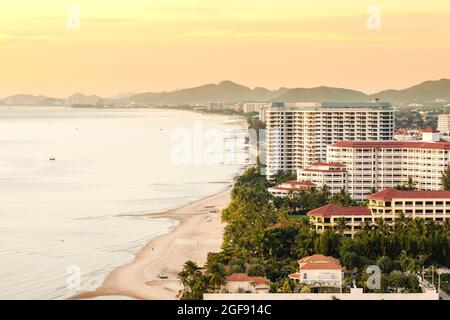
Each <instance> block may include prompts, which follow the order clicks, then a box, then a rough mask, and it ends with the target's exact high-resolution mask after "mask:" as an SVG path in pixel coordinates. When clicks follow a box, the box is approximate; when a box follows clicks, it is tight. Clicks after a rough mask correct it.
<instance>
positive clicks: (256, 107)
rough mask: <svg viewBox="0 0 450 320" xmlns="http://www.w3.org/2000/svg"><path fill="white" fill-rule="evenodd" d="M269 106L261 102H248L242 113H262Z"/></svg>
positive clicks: (243, 106)
mask: <svg viewBox="0 0 450 320" xmlns="http://www.w3.org/2000/svg"><path fill="white" fill-rule="evenodd" d="M268 106H269V104H268V103H261V102H246V103H244V104H243V105H242V111H244V112H245V113H249V112H258V113H259V112H260V111H261V109H264V108H267V107H268Z"/></svg>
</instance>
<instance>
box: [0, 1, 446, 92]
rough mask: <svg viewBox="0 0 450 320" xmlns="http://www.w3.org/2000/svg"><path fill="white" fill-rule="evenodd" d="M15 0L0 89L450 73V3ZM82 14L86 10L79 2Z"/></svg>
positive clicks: (352, 85)
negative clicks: (74, 19) (374, 21)
mask: <svg viewBox="0 0 450 320" xmlns="http://www.w3.org/2000/svg"><path fill="white" fill-rule="evenodd" d="M73 3H75V4H76V6H75V7H76V8H78V9H79V13H80V15H79V16H80V20H79V22H80V24H79V29H78V26H75V28H70V27H68V21H69V17H70V16H71V15H73V7H68V5H69V4H70V3H69V2H67V3H66V2H64V3H61V2H60V1H56V0H42V1H39V2H36V1H31V0H15V1H11V0H10V1H4V3H3V6H2V8H3V10H2V11H1V12H0V18H1V20H0V47H1V50H0V61H1V65H2V77H1V79H0V88H1V89H0V96H1V97H6V96H10V95H15V94H20V93H26V94H34V95H38V94H42V95H45V96H50V97H67V96H70V95H71V94H73V93H75V92H82V93H84V94H96V95H100V96H103V97H110V96H114V95H117V94H120V93H123V92H148V91H172V90H176V89H178V88H190V87H196V86H200V85H203V84H207V83H218V82H220V81H222V80H226V79H229V80H231V81H233V82H236V83H239V84H244V85H246V86H250V87H265V88H268V89H272V90H274V89H278V88H279V87H287V88H294V87H304V88H310V87H316V86H321V85H323V86H330V87H341V88H349V89H354V90H359V91H362V92H364V93H368V94H370V93H374V92H378V91H380V90H384V89H404V88H407V87H409V86H412V85H415V84H418V83H421V82H423V81H426V80H438V79H441V78H448V77H449V75H450V63H449V62H450V58H449V57H450V41H449V40H450V35H449V33H448V30H450V21H449V20H448V19H447V18H448V15H449V13H450V2H449V1H447V0H435V1H433V6H430V5H429V2H428V1H424V0H412V1H408V3H404V2H403V1H392V0H391V1H387V0H379V1H377V3H376V4H377V5H378V6H379V9H380V12H381V15H380V23H381V25H380V28H379V29H378V28H375V29H370V28H368V25H367V23H368V20H369V19H371V17H373V15H374V13H373V10H372V9H371V7H369V6H370V5H371V4H372V3H371V2H366V1H362V2H361V1H352V0H341V1H331V0H318V1H314V2H313V3H311V2H309V1H294V0H278V1H274V0H259V1H256V0H246V1H239V0H235V1H224V0H213V1H211V0H208V1H206V0H183V1H181V0H169V1H167V0H165V1H162V0H155V1H152V2H151V3H148V1H144V0H130V1H127V2H123V1H106V0H100V1H95V2H93V1H87V0H78V1H74V2H73ZM75 13H76V10H75Z"/></svg>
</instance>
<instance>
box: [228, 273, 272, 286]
mask: <svg viewBox="0 0 450 320" xmlns="http://www.w3.org/2000/svg"><path fill="white" fill-rule="evenodd" d="M225 280H226V281H228V282H232V281H239V282H247V281H248V282H251V283H253V284H257V285H259V284H267V283H268V282H269V280H267V279H266V278H265V277H250V276H248V275H246V274H245V273H233V274H231V275H229V276H226V277H225Z"/></svg>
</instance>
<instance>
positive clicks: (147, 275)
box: [69, 185, 232, 300]
mask: <svg viewBox="0 0 450 320" xmlns="http://www.w3.org/2000/svg"><path fill="white" fill-rule="evenodd" d="M231 189H232V186H231V185H230V186H227V187H226V189H225V190H224V191H221V192H218V193H215V194H213V195H210V196H206V197H204V198H201V199H199V200H197V201H194V202H191V203H189V204H186V205H183V206H181V207H178V208H175V209H169V210H167V211H163V212H160V213H150V214H148V217H149V218H169V219H173V220H176V221H178V225H176V226H175V227H174V228H172V229H171V230H170V231H169V232H168V233H166V234H163V235H160V236H157V237H156V238H153V239H151V240H150V241H149V242H148V243H147V244H146V245H145V246H144V247H143V248H142V249H140V251H139V252H138V253H137V254H136V255H135V258H134V260H133V261H131V262H129V263H127V264H125V265H123V266H121V267H118V268H115V269H114V270H113V271H111V272H110V273H109V274H108V275H107V276H106V278H105V280H104V281H103V283H102V285H101V286H100V287H98V288H96V289H95V290H93V291H85V292H81V293H79V294H77V295H75V296H73V297H71V298H69V299H92V298H96V297H105V296H106V297H107V296H127V297H131V298H135V299H144V300H174V299H178V297H177V295H178V293H179V290H181V289H182V288H183V287H182V285H181V284H180V283H179V281H178V279H177V273H178V272H179V271H180V270H181V268H182V265H183V264H184V263H185V262H186V261H187V260H192V261H195V262H196V263H197V264H199V265H203V264H204V263H205V262H206V259H207V255H208V253H209V252H217V251H218V250H219V249H220V246H221V244H222V234H223V231H224V228H225V224H223V223H222V222H221V217H220V216H221V212H222V210H223V209H224V208H225V207H226V206H227V205H228V204H229V202H230V199H231ZM160 272H162V273H164V274H165V275H167V276H168V279H160V278H159V277H158V274H159V273H160Z"/></svg>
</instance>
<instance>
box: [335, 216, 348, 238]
mask: <svg viewBox="0 0 450 320" xmlns="http://www.w3.org/2000/svg"><path fill="white" fill-rule="evenodd" d="M346 227H347V221H346V220H345V218H344V217H342V218H339V219H337V222H336V229H337V230H338V231H339V233H340V234H342V235H343V234H344V231H345V228H346Z"/></svg>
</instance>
